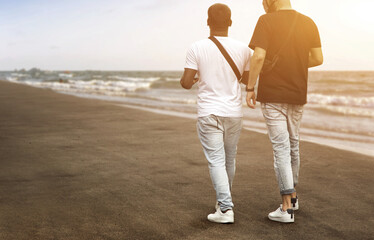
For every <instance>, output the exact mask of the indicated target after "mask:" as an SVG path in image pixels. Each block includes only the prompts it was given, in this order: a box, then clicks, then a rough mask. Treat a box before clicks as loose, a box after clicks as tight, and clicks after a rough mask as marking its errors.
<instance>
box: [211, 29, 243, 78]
mask: <svg viewBox="0 0 374 240" xmlns="http://www.w3.org/2000/svg"><path fill="white" fill-rule="evenodd" d="M209 39H210V40H212V41H213V42H214V43H215V44H216V45H217V47H218V49H219V50H220V51H221V53H222V55H223V56H224V57H225V59H226V61H227V62H228V63H229V64H230V66H231V68H232V70H233V71H234V73H235V75H236V78H237V79H238V81H239V82H241V79H242V76H241V74H240V71H239V69H238V67H237V66H236V64H235V63H234V61H233V60H232V58H231V57H230V55H229V54H228V53H227V51H226V49H225V48H224V47H223V46H222V44H221V43H220V42H219V41H218V40H217V38H215V37H214V36H210V37H209Z"/></svg>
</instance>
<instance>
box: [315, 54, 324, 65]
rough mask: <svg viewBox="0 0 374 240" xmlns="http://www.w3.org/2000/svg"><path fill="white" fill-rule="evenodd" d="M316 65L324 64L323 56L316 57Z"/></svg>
mask: <svg viewBox="0 0 374 240" xmlns="http://www.w3.org/2000/svg"><path fill="white" fill-rule="evenodd" d="M314 63H315V66H320V65H322V64H323V56H320V57H317V58H315V59H314Z"/></svg>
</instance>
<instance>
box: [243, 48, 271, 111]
mask: <svg viewBox="0 0 374 240" xmlns="http://www.w3.org/2000/svg"><path fill="white" fill-rule="evenodd" d="M265 57H266V50H265V49H262V48H260V47H256V48H255V51H254V53H253V56H252V58H251V65H250V70H249V80H248V85H247V89H253V88H254V87H255V85H256V82H257V79H258V75H260V72H261V69H262V66H263V65H264V61H265ZM251 100H252V101H251ZM246 101H247V105H248V107H250V108H253V109H255V108H256V94H255V92H254V91H251V92H248V93H247V98H246Z"/></svg>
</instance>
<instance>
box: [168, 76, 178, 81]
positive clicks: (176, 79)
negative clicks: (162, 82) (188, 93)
mask: <svg viewBox="0 0 374 240" xmlns="http://www.w3.org/2000/svg"><path fill="white" fill-rule="evenodd" d="M166 81H168V82H179V81H180V78H169V77H167V78H166Z"/></svg>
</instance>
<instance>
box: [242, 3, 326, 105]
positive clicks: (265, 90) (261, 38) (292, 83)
mask: <svg viewBox="0 0 374 240" xmlns="http://www.w3.org/2000/svg"><path fill="white" fill-rule="evenodd" d="M295 14H298V15H299V16H298V18H297V22H296V25H295V29H294V32H293V34H292V36H291V38H290V39H289V41H288V43H287V45H286V46H285V47H284V49H283V50H282V51H281V53H280V54H279V60H278V62H277V64H276V65H275V66H274V68H273V69H272V70H271V71H270V72H268V73H264V74H260V81H259V86H258V96H257V100H258V101H259V102H264V103H289V104H300V105H303V104H305V103H306V102H307V83H308V62H309V51H310V49H311V48H319V47H321V40H320V37H319V33H318V29H317V26H316V24H315V23H314V22H313V20H312V19H310V18H309V17H307V16H305V15H302V14H300V13H298V12H296V11H294V10H280V11H277V12H274V13H268V14H265V15H262V16H261V17H260V19H259V20H258V22H257V25H256V28H255V31H254V33H253V36H252V39H251V42H250V44H249V47H250V48H251V49H253V50H254V49H255V48H256V47H260V48H262V49H265V50H266V58H267V59H269V60H270V59H272V58H273V56H274V55H275V54H276V53H277V52H278V51H279V49H280V48H281V47H282V45H283V43H285V42H286V41H287V37H288V34H289V31H290V29H291V25H292V23H293V21H294V19H295Z"/></svg>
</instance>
